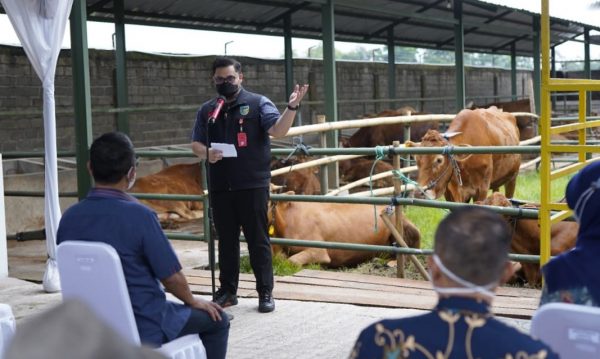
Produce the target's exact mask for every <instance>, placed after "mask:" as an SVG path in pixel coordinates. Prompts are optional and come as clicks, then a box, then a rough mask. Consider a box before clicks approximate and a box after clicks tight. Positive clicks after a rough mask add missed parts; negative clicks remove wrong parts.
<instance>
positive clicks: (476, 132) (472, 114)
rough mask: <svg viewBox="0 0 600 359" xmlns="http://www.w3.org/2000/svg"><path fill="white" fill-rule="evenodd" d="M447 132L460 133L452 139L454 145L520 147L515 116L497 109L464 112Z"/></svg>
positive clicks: (460, 113) (451, 124)
mask: <svg viewBox="0 0 600 359" xmlns="http://www.w3.org/2000/svg"><path fill="white" fill-rule="evenodd" d="M447 132H449V133H450V132H460V134H458V135H456V136H455V137H453V138H452V143H453V144H469V145H471V146H518V145H519V129H518V128H517V120H516V119H515V116H513V115H511V114H510V113H506V112H502V111H499V110H497V109H495V108H491V109H476V110H462V111H460V112H459V113H458V115H456V117H455V118H454V120H452V122H451V123H450V125H449V126H448V130H447Z"/></svg>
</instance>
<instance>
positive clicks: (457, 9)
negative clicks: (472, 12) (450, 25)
mask: <svg viewBox="0 0 600 359" xmlns="http://www.w3.org/2000/svg"><path fill="white" fill-rule="evenodd" d="M454 19H455V20H456V23H455V24H454V61H455V68H456V112H458V111H460V110H462V109H463V108H465V65H464V59H463V57H464V52H465V49H464V27H463V16H462V0H454Z"/></svg>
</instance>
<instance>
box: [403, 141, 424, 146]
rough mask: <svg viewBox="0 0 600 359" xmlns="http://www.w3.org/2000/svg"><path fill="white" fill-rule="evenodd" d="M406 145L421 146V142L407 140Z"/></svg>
mask: <svg viewBox="0 0 600 359" xmlns="http://www.w3.org/2000/svg"><path fill="white" fill-rule="evenodd" d="M404 147H421V142H413V141H410V140H409V141H406V142H404Z"/></svg>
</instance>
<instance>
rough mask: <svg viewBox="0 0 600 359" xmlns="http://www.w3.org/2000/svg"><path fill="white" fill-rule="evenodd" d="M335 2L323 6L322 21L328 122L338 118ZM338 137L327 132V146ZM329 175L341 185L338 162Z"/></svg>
mask: <svg viewBox="0 0 600 359" xmlns="http://www.w3.org/2000/svg"><path fill="white" fill-rule="evenodd" d="M333 2H334V0H327V1H326V3H325V4H323V6H322V8H321V21H322V22H323V24H322V27H323V71H324V79H325V84H324V90H325V116H326V119H327V121H328V122H336V121H337V120H338V112H337V108H338V106H337V92H336V73H335V72H336V68H335V24H334V5H333ZM337 139H338V131H337V130H336V131H330V132H329V133H328V134H327V147H330V148H335V147H337V145H338V144H337V142H338V140H337ZM328 177H329V185H330V187H332V188H337V187H339V183H338V182H339V181H338V166H337V162H336V163H334V164H331V165H329V166H328ZM322 190H324V189H322Z"/></svg>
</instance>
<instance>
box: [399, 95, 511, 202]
mask: <svg viewBox="0 0 600 359" xmlns="http://www.w3.org/2000/svg"><path fill="white" fill-rule="evenodd" d="M518 144H519V129H518V128H517V126H516V120H515V117H514V116H513V115H511V114H510V113H507V112H502V111H499V110H498V109H496V108H495V107H492V108H489V109H486V110H482V109H478V110H462V111H460V112H459V113H458V115H456V117H455V118H454V120H452V122H451V123H450V126H449V127H448V132H447V133H445V134H440V133H439V132H438V131H436V130H429V131H427V134H425V136H424V137H423V140H422V142H421V143H414V142H411V141H408V142H407V143H406V146H407V147H411V146H412V147H444V146H517V145H518ZM415 158H416V160H417V167H418V169H419V175H418V183H419V185H420V186H421V187H424V188H425V191H426V194H427V195H428V196H429V197H430V198H439V197H441V196H442V195H444V196H445V198H446V200H448V201H452V202H469V201H470V200H471V199H474V200H478V201H482V200H484V199H485V198H486V197H487V193H488V191H489V189H490V188H492V189H493V190H495V191H496V190H498V188H500V186H502V185H504V188H505V192H506V196H507V197H512V196H513V194H514V192H515V185H516V182H517V174H518V173H519V166H520V164H521V156H520V155H518V154H478V155H452V154H451V153H449V154H446V155H444V154H435V155H417V156H415Z"/></svg>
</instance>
